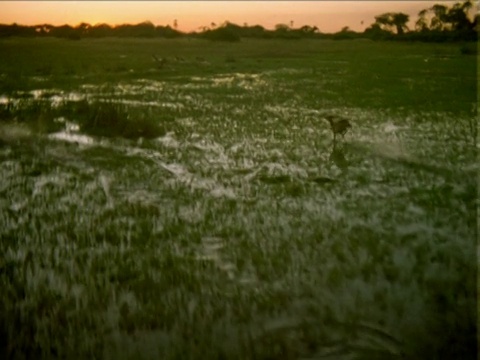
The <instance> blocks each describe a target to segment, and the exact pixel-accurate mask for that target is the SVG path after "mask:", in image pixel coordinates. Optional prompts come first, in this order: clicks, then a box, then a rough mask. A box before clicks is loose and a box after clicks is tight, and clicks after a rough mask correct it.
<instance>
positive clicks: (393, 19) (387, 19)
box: [375, 12, 410, 35]
mask: <svg viewBox="0 0 480 360" xmlns="http://www.w3.org/2000/svg"><path fill="white" fill-rule="evenodd" d="M409 18H410V17H409V15H407V14H404V13H391V12H390V13H384V14H381V15H378V16H375V23H376V24H378V26H379V27H380V28H381V29H382V30H385V31H389V32H393V29H396V32H397V34H398V35H402V34H403V33H404V32H405V30H407V29H408V27H407V22H408V20H409Z"/></svg>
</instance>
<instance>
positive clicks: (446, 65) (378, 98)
mask: <svg viewBox="0 0 480 360" xmlns="http://www.w3.org/2000/svg"><path fill="white" fill-rule="evenodd" d="M259 43H260V42H241V43H239V44H212V43H208V42H198V41H191V42H188V40H181V41H180V40H176V41H165V40H163V41H157V40H155V41H153V40H152V41H145V40H135V41H133V40H128V41H123V40H122V41H120V40H115V39H109V40H99V41H83V40H82V41H80V42H66V41H60V40H54V39H45V41H43V40H42V41H39V42H33V41H32V40H29V39H21V40H19V39H10V40H2V42H1V45H0V46H1V47H3V49H6V50H9V51H7V52H5V51H1V52H0V57H2V58H3V59H4V60H5V61H0V64H1V65H0V66H3V67H4V69H5V70H2V71H4V74H5V76H4V77H3V79H10V80H12V79H13V78H14V77H15V76H19V77H18V79H20V80H21V81H19V82H18V83H17V84H14V83H10V85H8V82H3V83H2V84H3V85H2V86H3V88H2V89H3V90H2V91H3V92H2V94H3V95H2V99H3V100H2V104H0V105H1V106H2V108H1V109H2V114H3V115H2V122H1V125H0V140H1V141H2V142H1V145H0V161H1V162H0V166H1V167H0V198H1V199H2V200H1V203H0V206H1V209H2V211H1V212H0V238H1V242H0V254H1V256H0V286H1V288H2V295H1V297H0V324H1V326H0V339H1V340H0V341H2V343H1V344H0V345H1V351H2V353H1V354H0V356H1V357H2V358H13V359H16V358H18V359H22V358H34V359H37V358H38V359H40V358H45V359H50V358H67V359H70V358H98V359H159V358H162V359H184V358H190V359H299V358H305V359H314V358H315V359H365V360H366V359H402V358H403V359H474V358H476V355H477V349H476V327H477V322H476V290H475V289H476V266H477V265H476V264H477V261H476V255H475V238H476V231H477V230H476V223H477V217H476V209H477V205H478V201H477V197H478V192H477V181H476V176H477V171H478V165H477V162H476V160H477V159H476V152H477V143H476V136H477V134H476V129H477V127H476V117H475V108H474V107H473V106H474V105H475V96H474V95H475V94H474V93H471V92H469V91H467V90H469V89H470V90H471V89H474V88H475V86H476V85H475V64H474V59H473V58H472V57H470V56H469V55H462V54H461V53H460V51H459V50H458V48H457V47H455V46H454V45H423V44H422V45H419V44H378V43H371V42H358V41H356V42H310V41H305V42H304V41H301V42H277V41H272V42H268V41H267V42H262V43H261V44H262V46H258V44H259ZM29 47H30V49H32V48H33V49H35V50H36V51H37V53H38V54H39V57H38V60H37V59H35V61H34V62H33V61H32V59H31V58H30V59H28V58H27V57H26V55H27V50H28V49H29ZM153 48H154V49H155V54H156V55H157V56H164V57H165V56H166V57H168V59H169V63H167V65H168V66H167V67H166V68H162V69H159V68H156V67H155V66H156V64H155V63H154V62H153V61H152V60H151V52H152V49H153ZM206 49H207V50H208V51H206ZM13 50H15V55H14V54H13V53H12V52H11V51H13ZM86 54H91V58H90V55H89V56H87V55H86ZM204 54H208V55H204ZM120 55H126V56H127V57H120ZM117 56H118V57H117ZM175 56H178V57H181V58H182V59H179V60H174V57H175ZM197 57H204V58H205V60H202V59H197ZM227 57H228V58H227ZM232 59H234V60H235V61H232ZM425 59H426V60H428V61H425ZM47 60H48V61H47ZM93 60H94V61H93ZM227 60H228V61H227ZM366 60H369V62H364V61H366ZM37 61H38V62H39V63H40V64H50V66H51V68H50V70H49V73H48V74H46V75H39V74H35V72H36V71H37V70H36V67H37V66H39V64H37ZM90 61H92V62H91V65H92V67H91V68H89V67H88V66H87V67H85V66H86V65H84V64H87V63H89V64H90ZM13 62H18V64H21V66H20V69H21V70H18V71H17V72H15V70H13V65H12V64H13ZM67 62H70V63H71V64H73V65H72V69H74V70H72V72H73V76H72V78H73V79H69V78H68V76H66V75H65V74H64V73H63V70H59V69H60V68H61V66H63V65H61V64H65V63H67ZM117 62H122V64H123V66H124V67H125V69H133V72H130V71H129V70H128V71H127V70H121V69H120V70H118V71H112V72H111V73H107V74H105V73H104V70H106V69H107V66H111V67H113V69H115V66H116V64H117ZM9 64H10V65H9ZM82 64H83V65H82ZM368 64H371V65H372V66H369V65H368ZM427 64H428V65H427ZM8 66H12V67H11V68H8ZM32 69H33V72H32ZM454 74H456V75H458V76H459V78H458V79H457V78H454ZM38 76H44V77H45V78H42V79H38V78H37V77H38ZM76 76H79V77H78V78H77V77H76ZM10 80H8V81H10ZM12 84H13V85H15V86H13V85H12ZM35 84H36V85H35ZM9 86H10V88H8V87H9ZM30 90H36V91H30ZM319 111H329V112H333V113H339V114H343V115H345V116H349V117H350V119H351V121H352V123H353V128H352V129H351V131H350V132H349V133H347V135H346V138H345V139H344V140H342V141H341V142H340V143H339V144H337V146H336V147H332V143H331V134H330V133H329V127H328V123H327V122H326V121H323V120H321V119H320V115H319ZM7 120H8V121H7ZM143 121H144V123H143V125H144V126H140V125H141V124H142V122H143ZM39 124H40V125H41V124H43V125H41V126H40V125H39ZM133 124H135V125H136V126H134V127H128V126H126V127H124V126H125V125H129V126H131V125H133ZM119 125H120V126H119ZM82 126H83V127H82ZM149 126H152V128H150V127H149ZM139 128H145V129H148V131H147V130H146V133H141V132H140V133H139V132H138V129H139ZM121 129H127V130H128V131H125V132H124V131H120V130H121ZM158 129H160V132H159V133H157V132H156V131H157V130H158ZM149 134H151V136H150V135H149ZM87 135H92V136H87Z"/></svg>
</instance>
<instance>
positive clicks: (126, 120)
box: [65, 100, 165, 139]
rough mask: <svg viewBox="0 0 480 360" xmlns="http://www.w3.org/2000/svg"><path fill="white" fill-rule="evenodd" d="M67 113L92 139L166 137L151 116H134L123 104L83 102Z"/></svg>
mask: <svg viewBox="0 0 480 360" xmlns="http://www.w3.org/2000/svg"><path fill="white" fill-rule="evenodd" d="M65 110H66V114H65V115H66V116H68V117H71V118H73V119H74V120H77V121H78V123H79V125H80V129H81V131H82V132H85V133H87V134H90V135H96V136H109V137H123V138H127V139H136V138H140V137H143V138H146V139H152V138H155V137H158V136H161V135H162V134H164V133H165V130H164V129H163V128H161V127H160V125H159V123H158V122H157V121H154V119H153V118H151V117H150V116H149V114H148V113H147V114H146V112H140V111H138V112H137V114H135V116H133V113H132V111H131V109H128V108H127V106H125V105H124V104H121V103H115V102H112V101H97V102H93V103H89V102H88V101H87V100H83V101H80V102H77V103H74V104H73V106H72V105H69V106H67V107H66V109H65ZM72 111H73V114H72V113H71V112H72Z"/></svg>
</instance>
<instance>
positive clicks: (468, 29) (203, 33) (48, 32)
mask: <svg viewBox="0 0 480 360" xmlns="http://www.w3.org/2000/svg"><path fill="white" fill-rule="evenodd" d="M472 7H473V4H472V2H471V0H466V1H464V2H462V3H460V2H459V3H455V4H453V5H452V6H451V7H448V6H445V5H438V4H435V5H433V6H432V7H430V8H427V9H424V10H422V11H420V12H419V13H418V19H417V21H416V22H415V26H414V28H413V29H410V28H409V27H408V26H407V24H408V23H409V21H410V16H409V15H407V14H404V13H400V12H388V13H384V14H380V15H378V16H375V22H374V23H373V24H371V25H370V26H369V27H367V28H366V29H365V31H363V32H355V31H352V30H350V29H349V28H348V27H344V28H343V29H342V30H341V31H339V32H336V33H332V34H326V33H322V32H320V30H319V29H318V28H317V27H316V26H310V25H304V26H301V27H298V28H295V27H294V26H293V21H291V22H290V24H277V25H276V26H275V28H274V29H272V30H269V29H265V28H264V27H263V26H260V25H254V26H249V25H248V24H246V23H245V24H243V25H237V24H234V23H231V22H228V21H226V22H224V23H223V24H220V25H218V26H217V25H216V24H215V23H213V22H212V23H211V24H210V26H202V27H201V28H200V29H199V31H193V32H190V33H184V32H181V31H179V30H178V29H177V28H178V22H177V20H175V21H174V23H173V27H171V26H169V25H167V26H155V25H154V24H153V23H151V22H150V21H145V22H142V23H139V24H135V25H132V24H122V25H116V26H111V25H108V24H96V25H90V24H88V23H81V24H79V25H77V26H70V25H62V26H53V25H50V24H41V25H34V26H24V25H18V24H15V23H14V24H11V25H6V24H0V37H9V36H21V37H59V38H67V39H71V40H80V39H82V38H102V37H142V38H155V37H163V38H175V37H185V36H188V37H197V38H206V39H210V40H220V41H239V40H240V39H241V38H264V39H272V38H281V39H302V38H316V39H336V40H342V39H355V38H368V39H373V40H407V41H408V40H410V41H435V42H444V41H476V40H477V39H478V30H479V24H478V19H479V17H480V15H479V14H478V13H477V14H475V16H474V17H473V19H470V18H469V11H470V10H471V9H472Z"/></svg>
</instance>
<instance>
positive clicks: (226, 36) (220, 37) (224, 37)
mask: <svg viewBox="0 0 480 360" xmlns="http://www.w3.org/2000/svg"><path fill="white" fill-rule="evenodd" d="M203 36H204V37H205V38H206V39H209V40H213V41H230V42H237V41H240V35H239V34H238V32H237V31H235V29H233V28H232V27H230V26H225V27H220V28H218V29H215V30H208V31H206V32H205V33H204V34H203Z"/></svg>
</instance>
